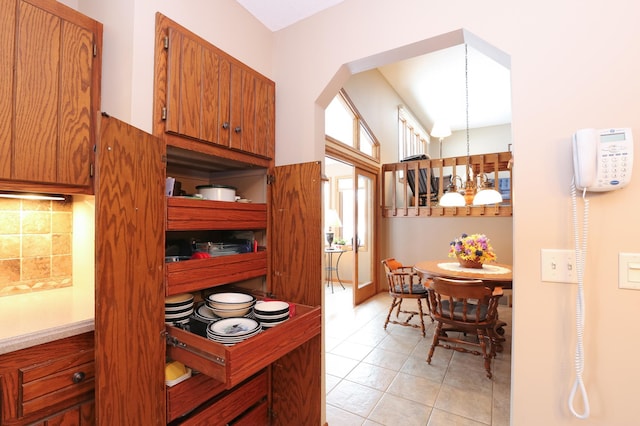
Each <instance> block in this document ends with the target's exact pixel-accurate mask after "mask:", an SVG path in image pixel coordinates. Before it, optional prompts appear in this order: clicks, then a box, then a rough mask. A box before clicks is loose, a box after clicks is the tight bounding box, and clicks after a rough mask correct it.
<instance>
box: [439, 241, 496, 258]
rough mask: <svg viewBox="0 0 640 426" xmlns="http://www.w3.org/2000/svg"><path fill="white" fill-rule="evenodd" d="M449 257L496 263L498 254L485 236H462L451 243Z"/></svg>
mask: <svg viewBox="0 0 640 426" xmlns="http://www.w3.org/2000/svg"><path fill="white" fill-rule="evenodd" d="M449 257H458V258H461V259H464V260H471V261H475V262H480V263H486V262H495V260H496V254H495V252H494V251H493V247H491V244H490V242H489V238H487V236H486V235H484V234H471V235H467V234H462V235H461V236H460V237H458V238H456V239H455V240H453V241H451V243H450V246H449Z"/></svg>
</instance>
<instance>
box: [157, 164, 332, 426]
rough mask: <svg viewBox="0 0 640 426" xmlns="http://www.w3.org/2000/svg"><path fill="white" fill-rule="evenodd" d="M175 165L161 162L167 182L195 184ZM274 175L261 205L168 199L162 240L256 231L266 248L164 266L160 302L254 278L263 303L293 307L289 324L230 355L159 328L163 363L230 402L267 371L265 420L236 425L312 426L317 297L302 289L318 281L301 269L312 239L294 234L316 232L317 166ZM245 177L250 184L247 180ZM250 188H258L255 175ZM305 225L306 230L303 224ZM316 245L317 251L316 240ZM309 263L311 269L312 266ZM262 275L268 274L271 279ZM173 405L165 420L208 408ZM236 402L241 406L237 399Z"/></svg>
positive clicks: (315, 273)
mask: <svg viewBox="0 0 640 426" xmlns="http://www.w3.org/2000/svg"><path fill="white" fill-rule="evenodd" d="M174 160H175V163H177V164H182V163H183V161H182V160H181V159H180V158H177V157H173V156H172V155H168V157H167V161H168V165H167V169H168V170H169V169H171V171H172V175H173V176H178V177H180V178H181V179H183V180H186V178H188V175H189V174H195V171H194V170H193V168H190V169H182V172H180V170H179V169H180V167H176V166H174V165H173V163H174ZM202 162H204V159H202ZM201 164H203V163H201ZM214 164H215V161H214ZM273 173H274V174H273V175H271V176H272V177H271V178H269V179H267V181H268V182H270V183H269V185H268V187H269V188H268V190H267V193H268V195H267V198H268V199H267V202H266V203H248V204H244V203H233V202H219V201H208V200H198V199H190V198H182V197H168V198H167V211H166V213H165V217H166V229H167V231H168V232H179V231H195V230H228V229H233V230H262V229H264V230H266V231H267V233H268V238H267V239H266V241H267V245H266V250H264V251H259V252H252V253H242V254H236V255H231V256H222V257H214V258H210V259H192V260H186V261H182V262H174V263H168V264H166V265H165V286H166V292H167V295H173V294H179V293H184V292H196V293H197V292H198V291H201V290H206V289H210V288H212V287H217V286H220V285H227V284H235V283H239V282H242V281H244V280H247V279H251V278H257V277H263V278H264V279H265V280H266V293H267V294H269V295H273V297H277V298H279V299H281V300H286V301H288V302H293V303H294V305H295V308H293V309H292V312H295V314H294V315H292V316H291V318H290V319H289V320H288V321H287V322H286V323H284V324H281V325H279V326H277V327H274V328H271V329H269V330H265V331H263V332H262V333H260V334H258V335H257V336H254V337H252V338H250V339H248V340H246V341H243V342H242V343H238V344H236V345H234V346H231V347H226V346H224V345H222V344H219V343H216V342H213V341H211V340H209V339H206V338H204V337H201V336H199V335H196V334H193V333H191V332H189V331H185V330H182V329H180V328H176V327H167V338H168V346H167V355H168V357H169V358H170V359H173V360H178V361H181V362H182V363H183V364H185V365H187V366H189V367H191V368H193V369H195V370H197V371H199V372H200V373H201V374H205V375H207V376H208V377H210V378H213V379H214V380H215V381H216V382H219V383H220V384H222V386H221V387H220V388H219V392H222V390H225V391H227V392H231V394H232V395H234V394H236V393H240V395H241V394H242V393H243V392H245V391H244V390H243V388H242V387H241V382H242V381H243V380H247V379H248V378H249V377H251V376H252V375H253V374H257V373H258V372H260V371H262V370H264V369H271V371H272V374H271V377H272V380H271V389H272V393H271V399H270V400H271V401H272V402H271V410H266V411H264V410H263V409H262V408H260V409H257V410H256V411H252V412H251V414H250V415H249V413H244V415H246V416H247V417H243V419H244V420H243V421H253V420H249V419H254V418H255V417H256V416H258V415H259V414H258V413H262V412H263V411H264V412H265V415H266V413H273V415H274V418H273V419H269V418H263V422H264V424H267V423H268V422H270V421H271V422H273V424H292V423H291V421H293V423H295V424H317V423H319V419H320V406H319V404H320V402H319V401H320V399H319V398H320V392H321V385H320V377H319V372H320V370H321V365H320V355H321V353H320V343H321V342H320V334H321V323H322V319H321V308H320V292H319V290H320V287H319V286H309V285H308V283H312V282H315V281H318V280H319V279H320V271H319V270H316V262H315V261H311V260H310V259H312V258H313V257H314V253H313V250H312V244H314V238H309V239H305V240H304V241H298V239H297V238H295V233H296V232H302V233H306V232H308V233H312V231H311V230H310V229H307V230H302V227H306V226H312V224H314V223H315V225H313V226H320V221H319V220H320V218H319V215H318V214H317V212H315V211H314V210H315V208H317V209H318V211H320V205H319V200H320V182H321V179H320V167H319V164H318V163H311V164H304V165H291V166H285V167H276V168H274V169H273ZM223 175H224V173H223ZM252 175H254V176H255V175H256V174H255V172H254V171H252ZM206 176H208V177H211V179H222V178H223V177H217V174H216V173H215V172H210V173H207V174H206ZM232 176H233V177H234V178H235V179H237V180H241V179H240V177H241V176H242V174H241V173H234V174H233V175H232ZM256 179H258V180H259V181H261V180H262V178H261V176H259V175H257V176H256ZM225 183H229V181H225ZM276 200H278V201H276ZM280 203H284V204H286V208H284V209H281V208H279V207H278V206H279V205H280ZM274 212H276V213H274ZM305 215H307V218H308V220H303V218H305ZM316 222H317V223H316ZM281 232H283V233H284V234H285V235H288V236H289V237H290V238H287V239H285V240H283V239H281V238H279V237H274V236H273V235H280V233H281ZM315 240H316V241H315V242H316V243H317V244H318V246H319V245H320V240H319V239H315ZM274 250H275V251H274ZM317 253H319V251H318V252H317ZM283 256H284V257H283ZM316 260H317V265H320V261H321V259H320V258H318V259H316ZM306 262H309V263H306ZM268 271H272V272H271V274H269V273H268ZM276 276H279V277H286V278H285V280H284V281H283V280H277V279H274V277H276ZM314 277H315V278H314ZM276 283H277V284H278V285H280V286H281V287H280V288H279V290H278V291H277V292H276V291H272V288H273V287H272V284H276ZM294 354H295V355H294ZM292 371H293V372H294V373H293V374H292V373H291V372H292ZM191 380H198V379H196V378H191V379H188V380H187V382H190V381H191ZM294 383H295V384H294ZM292 384H293V386H300V389H303V388H304V389H306V392H305V393H302V392H300V393H298V394H296V393H293V395H292V392H291V388H290V386H292ZM314 384H315V387H314ZM281 386H282V387H281ZM307 386H309V387H308V388H307ZM172 395H173V394H172V393H171V392H169V393H168V396H167V404H168V419H171V418H172V413H173V412H175V411H176V410H177V412H179V413H183V412H189V411H191V410H193V409H196V407H199V408H198V410H203V412H210V411H209V409H208V408H206V407H207V406H208V403H202V402H201V401H196V402H193V401H190V400H182V402H181V403H179V402H178V401H175V400H173V396H172ZM235 398H240V399H242V397H241V396H238V395H236V396H235ZM314 404H316V405H315V406H314ZM276 413H277V414H276ZM236 414H237V413H236ZM174 415H175V414H174ZM203 415H204V414H203ZM288 416H290V419H289V417H288ZM276 417H277V420H276ZM187 424H189V423H187ZM240 424H242V423H241V422H240ZM258 424H260V423H258Z"/></svg>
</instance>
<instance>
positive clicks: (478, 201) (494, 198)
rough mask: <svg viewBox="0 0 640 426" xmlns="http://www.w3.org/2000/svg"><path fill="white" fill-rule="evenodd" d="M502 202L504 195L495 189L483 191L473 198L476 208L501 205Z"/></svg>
mask: <svg viewBox="0 0 640 426" xmlns="http://www.w3.org/2000/svg"><path fill="white" fill-rule="evenodd" d="M501 202H502V195H500V193H499V192H498V191H496V190H495V189H493V188H488V189H481V190H480V191H478V193H477V194H476V196H475V197H473V205H474V206H483V205H487V204H499V203H501Z"/></svg>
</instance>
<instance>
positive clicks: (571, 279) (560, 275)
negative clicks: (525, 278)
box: [540, 249, 578, 284]
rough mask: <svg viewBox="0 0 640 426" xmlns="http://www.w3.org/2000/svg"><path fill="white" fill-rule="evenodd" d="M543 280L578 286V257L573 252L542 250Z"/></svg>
mask: <svg viewBox="0 0 640 426" xmlns="http://www.w3.org/2000/svg"><path fill="white" fill-rule="evenodd" d="M540 260H541V262H540V263H541V271H540V272H541V280H542V281H546V282H554V283H569V284H576V283H577V282H578V271H577V270H576V256H575V252H574V251H573V250H557V249H542V250H540Z"/></svg>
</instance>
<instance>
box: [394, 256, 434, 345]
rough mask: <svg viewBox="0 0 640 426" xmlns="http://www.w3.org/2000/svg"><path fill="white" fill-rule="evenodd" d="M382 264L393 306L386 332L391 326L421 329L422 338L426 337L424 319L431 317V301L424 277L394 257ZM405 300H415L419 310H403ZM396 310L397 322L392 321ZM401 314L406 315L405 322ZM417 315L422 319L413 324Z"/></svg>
mask: <svg viewBox="0 0 640 426" xmlns="http://www.w3.org/2000/svg"><path fill="white" fill-rule="evenodd" d="M382 264H383V265H384V267H385V272H386V276H387V284H388V286H389V295H390V296H391V306H390V307H389V313H388V314H387V319H386V320H385V322H384V329H385V330H386V329H387V325H389V324H397V325H403V326H407V327H414V328H420V330H421V331H422V337H425V335H426V333H425V326H424V317H425V316H426V315H429V309H428V308H429V300H428V294H427V289H426V288H425V286H424V285H423V282H422V276H421V275H420V274H417V273H416V272H415V271H414V270H413V267H412V266H404V265H402V263H401V262H398V261H397V260H396V259H394V258H392V257H391V258H388V259H384V260H383V261H382ZM404 299H413V300H415V301H416V304H417V306H416V308H417V310H414V309H410V308H409V309H408V308H406V307H404V308H403V306H402V302H403V301H404ZM423 301H425V303H426V304H427V305H426V306H427V312H425V311H424V309H423V307H422V302H423ZM394 309H395V311H396V312H395V317H396V319H395V320H393V319H391V315H392V314H393V310H394ZM400 314H405V315H406V317H405V318H404V320H402V319H400ZM416 315H417V316H418V317H419V319H420V321H419V323H418V324H415V323H411V319H412V318H413V317H414V316H416Z"/></svg>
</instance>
